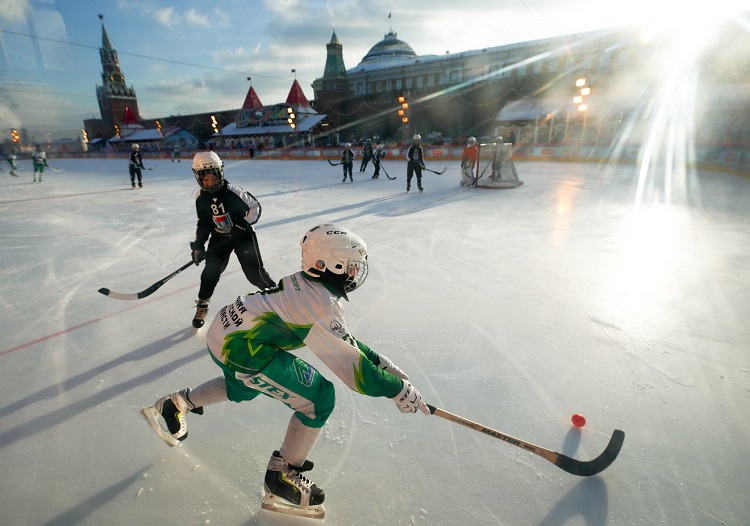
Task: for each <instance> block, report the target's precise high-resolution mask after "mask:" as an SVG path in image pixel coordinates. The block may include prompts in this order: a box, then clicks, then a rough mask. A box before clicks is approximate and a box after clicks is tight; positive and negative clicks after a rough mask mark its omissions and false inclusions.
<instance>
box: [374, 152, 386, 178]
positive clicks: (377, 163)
mask: <svg viewBox="0 0 750 526" xmlns="http://www.w3.org/2000/svg"><path fill="white" fill-rule="evenodd" d="M384 155H385V151H383V145H382V144H378V145H376V146H375V148H374V149H373V152H372V165H373V166H374V167H375V173H374V174H372V178H373V179H377V178H378V177H380V158H381V157H383V156H384Z"/></svg>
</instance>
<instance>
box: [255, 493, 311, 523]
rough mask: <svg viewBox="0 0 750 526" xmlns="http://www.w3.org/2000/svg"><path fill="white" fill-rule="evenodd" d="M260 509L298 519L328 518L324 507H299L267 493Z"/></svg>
mask: <svg viewBox="0 0 750 526" xmlns="http://www.w3.org/2000/svg"><path fill="white" fill-rule="evenodd" d="M260 507H261V508H262V509H264V510H267V511H273V512H276V513H284V514H286V515H294V516H296V517H306V518H308V519H322V518H323V517H325V516H326V510H325V508H324V507H323V506H322V505H317V506H298V505H296V504H292V503H291V502H289V501H287V500H284V499H282V498H281V497H279V496H277V495H274V494H272V493H266V495H265V496H264V497H263V502H262V503H261V505H260Z"/></svg>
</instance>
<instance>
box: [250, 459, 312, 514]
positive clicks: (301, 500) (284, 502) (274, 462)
mask: <svg viewBox="0 0 750 526" xmlns="http://www.w3.org/2000/svg"><path fill="white" fill-rule="evenodd" d="M312 468H313V463H312V462H310V461H309V460H305V463H304V464H303V465H302V466H292V465H291V464H289V463H288V462H287V461H286V460H285V459H284V457H282V456H281V454H280V453H279V452H278V451H274V452H273V455H272V456H271V460H270V461H269V462H268V470H267V471H266V478H265V481H264V489H265V491H266V495H265V497H264V498H263V502H262V504H261V508H263V509H264V510H268V511H275V512H278V513H286V514H289V515H297V516H300V517H311V518H316V519H322V518H323V517H325V508H323V506H322V504H323V501H324V500H325V492H324V491H323V490H322V489H320V488H319V487H318V486H316V485H315V484H314V483H313V482H312V481H311V480H310V479H308V478H307V477H305V476H303V475H301V473H303V472H305V471H310V470H311V469H312Z"/></svg>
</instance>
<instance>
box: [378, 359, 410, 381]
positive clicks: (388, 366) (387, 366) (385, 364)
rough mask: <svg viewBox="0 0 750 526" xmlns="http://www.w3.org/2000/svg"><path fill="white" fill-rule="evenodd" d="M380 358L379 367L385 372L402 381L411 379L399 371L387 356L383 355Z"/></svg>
mask: <svg viewBox="0 0 750 526" xmlns="http://www.w3.org/2000/svg"><path fill="white" fill-rule="evenodd" d="M378 356H379V357H380V365H378V367H380V368H381V369H383V370H384V371H387V372H389V373H391V374H392V375H393V376H398V377H399V378H401V379H402V380H408V379H409V375H407V374H406V373H405V372H404V371H402V370H401V369H399V367H398V366H397V365H396V364H394V363H393V362H392V361H391V360H390V359H389V358H388V357H387V356H383V355H382V354H378Z"/></svg>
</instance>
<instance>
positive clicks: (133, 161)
mask: <svg viewBox="0 0 750 526" xmlns="http://www.w3.org/2000/svg"><path fill="white" fill-rule="evenodd" d="M131 149H132V151H131V152H130V157H129V158H128V170H129V172H130V184H131V185H132V186H133V188H135V179H136V177H137V178H138V188H143V168H144V166H143V157H142V156H141V152H140V146H138V145H137V144H133V146H132V147H131Z"/></svg>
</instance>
